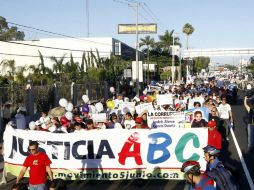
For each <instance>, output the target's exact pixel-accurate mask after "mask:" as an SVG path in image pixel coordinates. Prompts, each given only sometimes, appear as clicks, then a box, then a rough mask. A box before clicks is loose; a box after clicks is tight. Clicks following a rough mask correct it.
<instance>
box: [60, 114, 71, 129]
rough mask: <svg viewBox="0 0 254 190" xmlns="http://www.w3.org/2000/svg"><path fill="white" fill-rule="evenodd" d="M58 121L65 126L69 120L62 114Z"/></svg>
mask: <svg viewBox="0 0 254 190" xmlns="http://www.w3.org/2000/svg"><path fill="white" fill-rule="evenodd" d="M60 123H61V125H63V126H65V127H67V126H68V125H69V124H70V121H69V120H68V119H67V118H66V117H65V116H62V117H61V118H60Z"/></svg>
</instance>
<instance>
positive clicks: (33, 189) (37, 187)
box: [16, 141, 53, 190]
mask: <svg viewBox="0 0 254 190" xmlns="http://www.w3.org/2000/svg"><path fill="white" fill-rule="evenodd" d="M29 151H30V153H31V154H30V155H28V156H27V157H26V159H25V161H24V163H23V167H22V169H21V171H20V173H19V176H18V177H17V181H16V183H17V184H18V183H19V182H20V180H21V179H22V178H23V176H24V175H25V173H26V170H27V169H28V167H29V168H30V171H29V176H30V177H29V187H30V190H44V189H45V184H46V181H47V173H48V175H49V178H50V180H51V181H52V180H53V174H52V171H51V168H50V164H51V161H50V159H49V157H48V156H47V154H45V153H43V152H39V144H38V142H36V141H31V142H30V143H29Z"/></svg>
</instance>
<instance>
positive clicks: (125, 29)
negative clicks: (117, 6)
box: [118, 23, 157, 34]
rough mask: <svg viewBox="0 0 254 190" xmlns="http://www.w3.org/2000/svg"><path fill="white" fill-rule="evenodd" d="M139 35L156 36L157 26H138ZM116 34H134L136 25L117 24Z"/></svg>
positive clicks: (151, 24) (152, 24) (153, 24)
mask: <svg viewBox="0 0 254 190" xmlns="http://www.w3.org/2000/svg"><path fill="white" fill-rule="evenodd" d="M138 33H139V34H156V33H157V24H155V23H150V24H138ZM118 34H136V24H118Z"/></svg>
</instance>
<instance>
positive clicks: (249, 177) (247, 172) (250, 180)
mask: <svg viewBox="0 0 254 190" xmlns="http://www.w3.org/2000/svg"><path fill="white" fill-rule="evenodd" d="M230 132H231V135H232V137H233V140H234V143H235V147H236V150H237V153H238V156H239V158H240V161H241V163H242V166H243V170H244V173H245V175H246V178H247V180H248V183H249V186H250V188H251V190H254V184H253V181H252V179H251V176H250V173H249V170H248V168H247V166H246V163H245V161H244V158H243V155H242V152H241V149H240V146H239V144H238V142H237V140H236V137H235V133H234V131H233V129H232V128H230Z"/></svg>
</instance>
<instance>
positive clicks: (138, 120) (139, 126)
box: [132, 117, 150, 129]
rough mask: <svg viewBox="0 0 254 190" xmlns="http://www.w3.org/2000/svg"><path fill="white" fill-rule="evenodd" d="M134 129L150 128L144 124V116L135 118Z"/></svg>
mask: <svg viewBox="0 0 254 190" xmlns="http://www.w3.org/2000/svg"><path fill="white" fill-rule="evenodd" d="M132 129H150V128H149V127H148V126H147V125H144V123H143V119H142V117H137V118H136V119H135V126H134V127H132Z"/></svg>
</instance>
